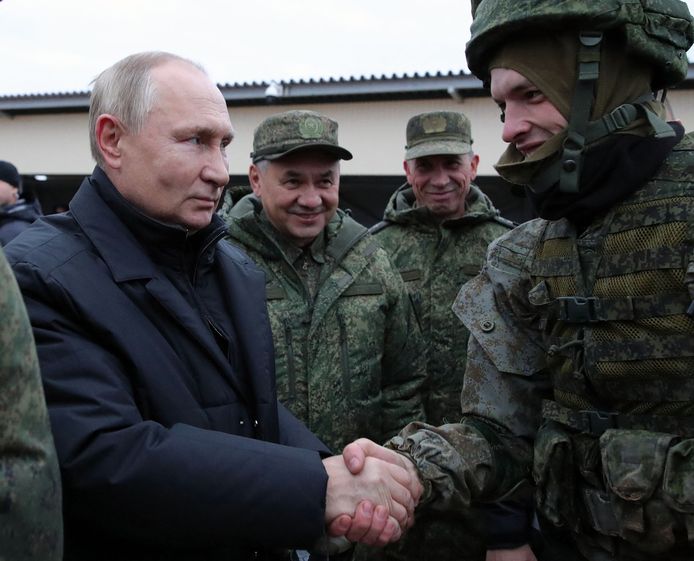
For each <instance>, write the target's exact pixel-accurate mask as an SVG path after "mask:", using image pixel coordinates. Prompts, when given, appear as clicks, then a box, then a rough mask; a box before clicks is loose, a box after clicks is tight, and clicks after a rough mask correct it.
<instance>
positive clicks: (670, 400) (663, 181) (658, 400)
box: [530, 153, 694, 436]
mask: <svg viewBox="0 0 694 561" xmlns="http://www.w3.org/2000/svg"><path fill="white" fill-rule="evenodd" d="M680 154H682V153H680ZM685 154H686V153H685ZM679 157H680V158H682V161H683V162H684V161H686V160H685V159H684V156H683V155H680V156H679ZM673 160H674V161H673ZM673 166H674V167H675V169H672V168H673ZM677 168H678V166H677V154H676V153H674V157H673V156H672V155H671V157H670V158H669V159H668V161H667V162H666V164H665V165H664V166H663V168H661V170H660V171H659V173H658V174H657V176H656V178H654V179H653V180H652V181H651V182H650V183H648V184H647V185H645V186H644V187H643V188H642V189H640V190H638V191H637V192H636V193H635V194H633V195H632V196H630V197H629V198H628V199H627V200H626V201H625V202H623V203H621V204H619V205H617V206H616V207H615V208H613V209H612V210H611V211H610V212H609V213H608V214H607V215H606V216H605V217H604V219H603V220H602V221H598V222H595V223H594V224H593V225H592V226H591V227H589V228H588V229H587V230H586V231H585V232H584V233H583V234H582V235H580V236H579V237H577V236H576V233H575V231H574V229H573V227H572V226H571V225H570V224H569V223H568V222H567V221H566V220H560V221H556V222H548V223H547V225H546V228H545V231H544V233H543V235H542V236H541V238H540V240H539V242H538V246H537V247H536V251H535V252H534V259H533V261H532V264H531V269H530V271H531V275H532V277H533V285H534V288H533V290H532V291H531V292H530V300H531V302H532V303H533V304H535V305H537V306H538V309H539V310H540V314H541V325H542V327H543V330H544V333H545V337H546V338H547V343H548V348H549V353H548V354H549V355H550V356H549V359H548V366H549V371H550V372H551V374H552V376H553V382H554V383H553V387H554V400H555V404H549V405H548V406H547V409H548V411H546V414H547V415H546V416H549V417H550V418H554V419H555V420H560V421H564V422H565V424H570V425H572V426H573V425H575V424H576V423H578V424H579V425H580V424H581V423H582V424H583V427H581V426H579V427H574V428H582V429H584V430H586V431H588V432H597V433H598V434H599V433H600V432H602V431H603V430H604V429H605V428H610V427H613V428H617V426H621V428H643V429H647V430H658V431H661V432H670V433H674V434H691V435H693V436H694V422H691V421H692V419H694V317H692V316H694V305H692V301H693V300H694V250H693V249H692V248H693V247H694V185H692V183H691V179H692V178H691V177H687V173H686V172H688V173H689V175H691V174H692V171H691V170H690V169H686V168H685V169H684V170H683V169H682V168H681V167H679V169H677ZM676 172H678V173H676ZM671 178H677V179H680V178H681V180H682V181H681V182H678V181H672V179H671ZM567 410H568V411H569V412H571V411H573V412H576V411H589V412H594V413H597V412H599V413H598V414H597V417H596V416H595V415H593V418H592V419H591V418H588V419H587V420H586V418H583V419H579V420H576V419H573V420H572V421H571V422H568V421H567V419H566V418H562V415H561V414H559V413H558V412H559V411H565V412H566V411H567ZM620 416H621V419H622V421H623V426H622V425H619V418H620ZM564 417H566V414H564ZM593 423H594V424H595V426H593Z"/></svg>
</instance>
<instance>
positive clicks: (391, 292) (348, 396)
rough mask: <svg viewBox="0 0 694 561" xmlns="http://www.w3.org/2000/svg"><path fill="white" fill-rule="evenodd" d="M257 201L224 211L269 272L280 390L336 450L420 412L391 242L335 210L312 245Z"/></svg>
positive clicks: (410, 331) (380, 434)
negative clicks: (284, 231)
mask: <svg viewBox="0 0 694 561" xmlns="http://www.w3.org/2000/svg"><path fill="white" fill-rule="evenodd" d="M228 202H229V201H228V200H227V203H228ZM261 211H262V205H261V203H260V201H259V200H258V199H257V198H256V197H255V196H254V195H248V196H246V197H244V198H243V199H241V201H240V202H238V203H237V204H236V205H234V206H233V207H231V208H230V207H229V204H227V205H225V207H224V208H223V209H222V211H221V212H222V216H223V218H224V219H225V220H226V221H227V223H228V225H229V233H228V239H229V240H230V241H231V242H232V243H234V244H236V245H238V246H240V247H241V248H243V249H244V250H245V251H246V252H247V253H248V255H249V256H250V257H251V259H253V260H254V261H255V262H256V263H257V264H258V265H260V266H261V267H262V268H263V269H264V270H265V273H266V275H267V290H266V293H267V302H268V311H269V315H270V324H271V326H272V332H273V338H274V342H275V365H276V376H277V395H278V398H279V400H280V401H281V402H282V403H284V404H285V405H286V406H287V407H288V408H289V409H290V410H291V411H292V413H294V414H295V415H296V416H297V417H298V418H299V419H301V420H302V421H303V422H304V423H306V425H307V426H308V427H309V428H310V429H311V431H313V432H314V433H315V434H316V435H317V436H318V437H319V438H321V439H322V440H323V441H324V442H325V443H326V444H327V445H328V446H330V447H331V448H332V449H334V450H341V449H342V448H343V447H344V446H345V445H346V444H348V443H349V442H351V441H352V440H354V439H356V438H359V437H362V436H366V437H368V438H371V439H373V440H375V441H377V442H382V441H384V440H385V439H386V438H388V437H390V436H392V435H393V434H395V433H396V432H397V431H398V430H399V429H401V428H402V427H403V426H404V425H405V424H406V423H407V422H409V421H410V420H412V419H423V409H422V386H423V383H424V364H423V355H422V352H421V346H420V345H421V338H420V336H419V334H418V329H417V327H416V325H415V324H414V320H413V317H412V313H411V306H410V302H409V300H408V299H407V296H406V292H405V287H404V286H403V282H402V280H401V279H400V277H399V275H398V274H397V272H396V271H395V270H394V269H393V267H392V265H391V263H390V261H389V260H388V258H387V257H386V254H385V252H384V251H383V250H382V249H380V248H379V247H378V244H377V242H376V241H375V240H374V239H373V238H372V237H371V236H370V235H369V234H368V233H367V231H366V228H364V227H363V226H361V225H360V224H358V223H356V222H355V221H354V220H352V219H351V218H349V216H347V215H346V214H344V213H343V212H342V211H338V212H337V214H336V215H335V216H334V217H333V219H332V220H331V221H330V223H329V224H328V226H327V227H326V229H325V230H324V235H322V236H319V238H323V239H322V240H318V241H317V242H314V244H313V245H312V246H311V248H309V252H310V254H308V255H307V252H302V251H301V250H299V249H298V248H293V247H291V245H290V244H288V243H283V241H282V239H281V236H280V235H279V234H278V233H277V232H276V231H275V230H274V229H273V228H272V226H271V225H270V223H269V222H268V221H267V219H265V218H264V214H263V213H262V212H261ZM321 244H323V245H322V247H321ZM292 250H293V251H292ZM290 255H291V256H290ZM314 258H317V259H319V260H321V263H317V262H316V261H315V259H314ZM304 265H306V267H305V266H304ZM304 269H309V270H308V271H306V270H304ZM311 278H313V279H314V280H313V281H312V280H310V279H311ZM311 285H313V290H312V289H311Z"/></svg>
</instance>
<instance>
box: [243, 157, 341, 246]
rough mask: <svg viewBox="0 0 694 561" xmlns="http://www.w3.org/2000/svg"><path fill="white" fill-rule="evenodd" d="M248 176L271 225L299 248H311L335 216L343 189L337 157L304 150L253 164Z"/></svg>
mask: <svg viewBox="0 0 694 561" xmlns="http://www.w3.org/2000/svg"><path fill="white" fill-rule="evenodd" d="M248 177H249V179H250V181H251V186H252V187H253V192H254V193H255V194H256V196H257V197H259V198H260V200H261V201H262V203H263V209H264V210H265V214H266V215H267V217H268V219H269V220H270V223H271V224H272V225H273V226H274V227H275V228H277V230H278V231H279V232H280V233H281V234H282V235H284V236H285V237H286V238H287V239H289V241H291V242H292V243H293V244H294V245H296V246H297V247H305V246H307V245H310V244H311V242H313V240H314V239H315V238H316V236H318V234H320V233H321V232H322V231H323V228H325V227H326V225H327V224H328V222H330V219H331V218H332V217H333V216H334V215H335V212H336V210H337V204H338V202H339V188H340V162H339V160H336V159H335V156H332V155H330V154H326V153H324V152H320V151H315V150H301V151H299V152H295V153H294V154H290V155H288V156H285V157H284V158H280V159H278V160H273V161H265V162H260V163H259V164H252V165H251V167H250V170H249V172H248Z"/></svg>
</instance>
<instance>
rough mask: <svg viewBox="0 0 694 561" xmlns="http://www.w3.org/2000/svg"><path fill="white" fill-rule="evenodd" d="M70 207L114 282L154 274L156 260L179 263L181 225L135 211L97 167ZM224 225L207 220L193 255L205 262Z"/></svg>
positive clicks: (181, 255)
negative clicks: (166, 222)
mask: <svg viewBox="0 0 694 561" xmlns="http://www.w3.org/2000/svg"><path fill="white" fill-rule="evenodd" d="M70 210H71V211H72V215H73V216H74V218H75V220H76V221H77V223H78V224H79V225H80V227H81V228H82V230H84V231H85V233H86V234H87V235H88V236H89V238H90V240H91V241H92V243H93V244H94V245H95V246H96V249H97V251H98V252H99V254H100V255H101V256H102V258H103V259H104V262H105V263H106V265H107V266H108V267H109V269H110V271H111V274H112V275H113V278H114V279H115V280H116V282H123V281H128V280H134V279H144V278H153V277H155V276H157V270H156V265H155V263H157V262H158V263H163V264H170V263H171V262H172V260H176V261H177V262H178V263H182V260H183V259H184V254H185V250H186V244H187V241H188V240H187V232H186V230H185V229H184V228H182V227H181V226H176V225H170V224H165V223H163V222H159V221H157V220H154V219H152V218H150V217H148V216H146V215H144V214H143V213H142V212H140V211H139V210H137V209H136V208H135V207H134V206H133V205H132V204H130V203H129V202H128V201H127V200H126V199H125V198H123V196H122V195H121V194H120V193H119V192H118V191H117V190H116V188H115V187H114V186H113V184H112V183H111V181H110V180H109V179H108V177H107V176H106V174H105V173H104V172H103V170H101V168H99V167H98V166H97V167H96V168H95V169H94V172H93V174H92V176H91V177H88V178H86V179H85V180H84V181H83V182H82V185H81V186H80V188H79V190H78V191H77V193H76V194H75V196H74V197H73V199H72V201H71V202H70ZM223 232H224V225H223V223H222V221H221V220H219V218H217V217H216V216H213V220H212V223H211V224H210V225H209V226H207V227H206V228H205V229H203V230H201V231H200V232H198V233H196V234H195V236H191V237H195V238H196V240H195V241H196V243H195V244H193V247H194V248H195V250H194V253H193V255H194V258H195V259H196V260H198V261H199V260H201V259H202V260H204V261H210V260H211V259H212V258H213V250H214V246H215V242H216V241H217V240H218V239H219V238H220V237H221V236H222V235H223Z"/></svg>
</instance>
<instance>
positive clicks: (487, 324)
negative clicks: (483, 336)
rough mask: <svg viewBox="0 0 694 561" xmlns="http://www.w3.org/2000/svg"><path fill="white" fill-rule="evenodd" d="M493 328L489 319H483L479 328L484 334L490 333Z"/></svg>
mask: <svg viewBox="0 0 694 561" xmlns="http://www.w3.org/2000/svg"><path fill="white" fill-rule="evenodd" d="M494 327H495V324H494V322H493V321H492V320H490V319H485V320H483V321H481V322H480V328H481V329H482V331H484V332H485V333H489V332H490V331H492V330H493V329H494Z"/></svg>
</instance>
